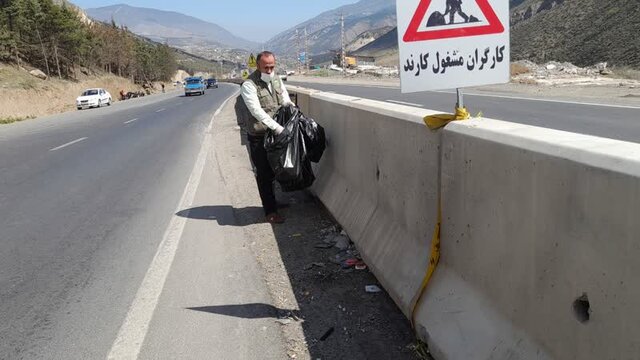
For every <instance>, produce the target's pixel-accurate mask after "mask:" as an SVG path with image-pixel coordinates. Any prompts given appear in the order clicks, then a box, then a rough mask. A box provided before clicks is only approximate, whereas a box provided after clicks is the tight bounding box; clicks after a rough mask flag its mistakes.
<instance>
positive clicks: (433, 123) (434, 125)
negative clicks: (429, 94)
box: [424, 107, 471, 130]
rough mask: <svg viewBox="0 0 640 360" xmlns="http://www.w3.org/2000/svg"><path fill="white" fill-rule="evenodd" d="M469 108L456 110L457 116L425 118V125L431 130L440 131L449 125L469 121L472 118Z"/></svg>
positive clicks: (447, 115)
mask: <svg viewBox="0 0 640 360" xmlns="http://www.w3.org/2000/svg"><path fill="white" fill-rule="evenodd" d="M470 117H471V115H469V112H468V111H467V108H464V107H463V108H456V113H455V114H435V115H429V116H425V117H424V123H425V124H426V125H427V126H428V127H429V129H431V130H436V129H439V128H441V127H443V126H445V125H447V124H448V123H450V122H452V121H456V120H467V119H468V118H470Z"/></svg>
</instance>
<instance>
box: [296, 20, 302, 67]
mask: <svg viewBox="0 0 640 360" xmlns="http://www.w3.org/2000/svg"><path fill="white" fill-rule="evenodd" d="M296 62H297V63H298V75H300V73H301V72H302V67H301V59H300V33H298V29H296Z"/></svg>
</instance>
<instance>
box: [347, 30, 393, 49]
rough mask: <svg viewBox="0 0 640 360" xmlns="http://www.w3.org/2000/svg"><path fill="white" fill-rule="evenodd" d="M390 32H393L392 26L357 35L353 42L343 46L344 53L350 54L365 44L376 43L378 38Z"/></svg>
mask: <svg viewBox="0 0 640 360" xmlns="http://www.w3.org/2000/svg"><path fill="white" fill-rule="evenodd" d="M391 30H393V26H385V27H383V28H380V29H374V30H368V31H365V32H363V33H362V34H360V35H358V36H357V37H356V38H355V39H353V41H351V42H350V43H348V44H347V45H346V46H345V51H347V52H351V51H355V50H358V49H360V48H362V47H363V46H366V45H367V44H370V43H371V42H373V41H376V39H378V38H379V37H380V36H382V35H384V34H386V33H388V32H389V31H391Z"/></svg>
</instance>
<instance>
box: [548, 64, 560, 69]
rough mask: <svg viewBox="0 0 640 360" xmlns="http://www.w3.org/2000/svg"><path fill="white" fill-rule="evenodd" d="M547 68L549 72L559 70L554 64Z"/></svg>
mask: <svg viewBox="0 0 640 360" xmlns="http://www.w3.org/2000/svg"><path fill="white" fill-rule="evenodd" d="M546 68H547V70H555V69H556V68H557V66H556V65H554V64H549V65H547V66H546Z"/></svg>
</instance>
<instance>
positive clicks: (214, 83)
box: [207, 78, 218, 89]
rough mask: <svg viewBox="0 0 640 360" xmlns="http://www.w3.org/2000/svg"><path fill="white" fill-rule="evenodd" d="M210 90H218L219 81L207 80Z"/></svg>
mask: <svg viewBox="0 0 640 360" xmlns="http://www.w3.org/2000/svg"><path fill="white" fill-rule="evenodd" d="M210 88H216V89H217V88H218V80H216V79H214V78H209V79H207V89H210Z"/></svg>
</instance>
